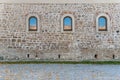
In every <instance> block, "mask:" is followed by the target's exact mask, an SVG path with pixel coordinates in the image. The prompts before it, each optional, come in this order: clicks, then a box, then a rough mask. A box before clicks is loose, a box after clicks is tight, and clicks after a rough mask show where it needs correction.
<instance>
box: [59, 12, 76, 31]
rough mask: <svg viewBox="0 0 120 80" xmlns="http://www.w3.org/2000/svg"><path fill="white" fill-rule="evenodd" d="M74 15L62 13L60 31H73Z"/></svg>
mask: <svg viewBox="0 0 120 80" xmlns="http://www.w3.org/2000/svg"><path fill="white" fill-rule="evenodd" d="M74 21H75V20H74V16H73V14H64V15H63V16H62V17H61V31H62V32H65V33H66V32H68V33H69V32H74V24H75V23H74Z"/></svg>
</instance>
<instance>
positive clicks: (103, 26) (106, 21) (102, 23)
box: [96, 13, 110, 31]
mask: <svg viewBox="0 0 120 80" xmlns="http://www.w3.org/2000/svg"><path fill="white" fill-rule="evenodd" d="M96 29H97V31H109V29H110V18H109V16H108V15H107V14H104V13H102V14H100V15H98V16H97V18H96Z"/></svg>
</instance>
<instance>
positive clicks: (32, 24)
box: [29, 16, 38, 31]
mask: <svg viewBox="0 0 120 80" xmlns="http://www.w3.org/2000/svg"><path fill="white" fill-rule="evenodd" d="M37 28H38V22H37V18H36V17H35V16H32V17H30V18H29V31H37Z"/></svg>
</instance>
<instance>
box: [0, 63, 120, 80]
mask: <svg viewBox="0 0 120 80" xmlns="http://www.w3.org/2000/svg"><path fill="white" fill-rule="evenodd" d="M0 80H120V65H90V64H0Z"/></svg>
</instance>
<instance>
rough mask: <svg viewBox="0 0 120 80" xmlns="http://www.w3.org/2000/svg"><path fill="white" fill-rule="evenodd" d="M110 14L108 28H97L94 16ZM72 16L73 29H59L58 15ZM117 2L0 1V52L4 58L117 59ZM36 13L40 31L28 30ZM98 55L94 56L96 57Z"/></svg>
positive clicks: (119, 34)
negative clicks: (29, 22)
mask: <svg viewBox="0 0 120 80" xmlns="http://www.w3.org/2000/svg"><path fill="white" fill-rule="evenodd" d="M102 13H104V14H106V15H108V16H109V17H110V22H109V24H110V26H108V27H110V29H109V31H106V32H102V31H101V32H97V30H96V27H97V26H96V17H97V16H98V15H99V14H102ZM65 14H71V15H73V17H74V31H72V32H64V31H63V32H62V31H61V25H63V24H61V17H62V16H63V15H65ZM119 14H120V4H119V3H76V4H72V3H65V4H64V3H53V4H52V3H33V4H32V3H3V4H2V3H1V4H0V23H1V24H0V56H1V57H3V59H28V57H27V54H29V55H30V56H29V59H65V60H86V59H87V60H89V59H99V60H104V59H109V60H111V59H113V55H115V58H114V59H120V54H119V52H120V50H119V49H120V28H119V27H120V15H119ZM29 15H37V16H38V18H39V20H38V22H39V25H38V27H39V28H38V29H39V31H38V32H37V31H36V32H35V31H33V32H31V31H27V28H28V26H27V24H28V20H27V17H28V16H29ZM95 55H97V58H95Z"/></svg>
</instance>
